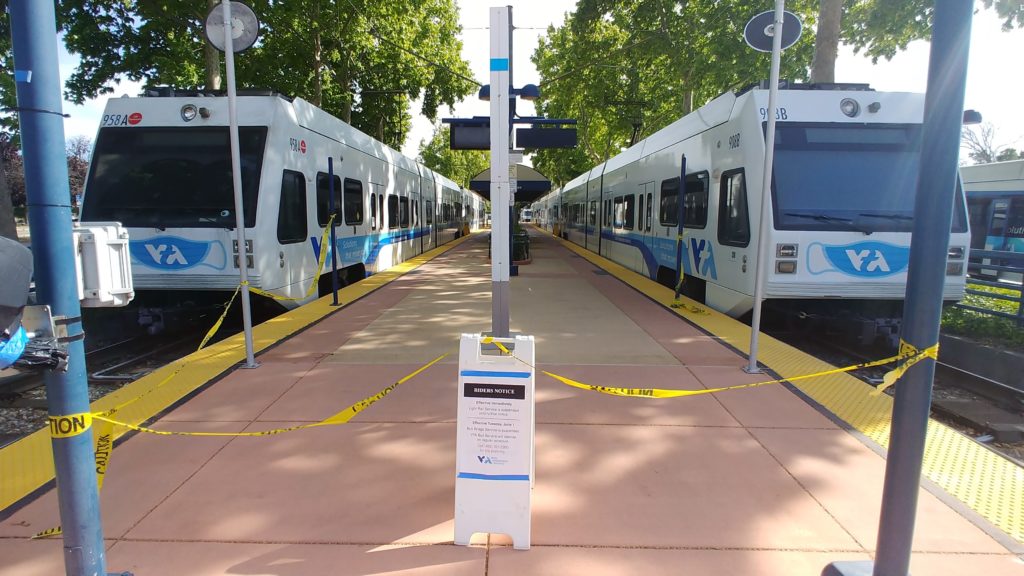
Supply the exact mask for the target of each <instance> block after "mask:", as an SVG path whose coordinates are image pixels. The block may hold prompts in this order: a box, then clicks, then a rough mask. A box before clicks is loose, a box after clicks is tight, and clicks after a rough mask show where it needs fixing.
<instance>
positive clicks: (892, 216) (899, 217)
mask: <svg viewBox="0 0 1024 576" xmlns="http://www.w3.org/2000/svg"><path fill="white" fill-rule="evenodd" d="M858 216H865V217H868V218H887V219H889V220H913V219H914V217H913V216H907V215H906V214H871V213H868V212H861V213H860V214H858Z"/></svg>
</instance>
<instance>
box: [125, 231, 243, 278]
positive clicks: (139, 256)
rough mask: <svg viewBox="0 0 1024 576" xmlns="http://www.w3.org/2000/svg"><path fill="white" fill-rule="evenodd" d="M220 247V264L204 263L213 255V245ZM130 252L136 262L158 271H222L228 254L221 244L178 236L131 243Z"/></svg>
mask: <svg viewBox="0 0 1024 576" xmlns="http://www.w3.org/2000/svg"><path fill="white" fill-rule="evenodd" d="M214 244H215V245H217V246H220V248H221V250H220V252H221V254H220V258H219V259H220V260H222V261H225V262H221V263H219V265H218V264H217V263H213V262H204V260H206V259H207V256H209V255H210V254H211V246H212V245H214ZM129 250H130V252H131V255H132V258H134V259H135V261H136V262H138V263H139V264H142V265H143V266H146V267H148V268H156V269H157V270H188V269H189V268H194V267H196V266H207V267H211V268H216V269H218V270H221V269H223V268H224V266H225V264H226V254H224V247H223V246H222V245H221V244H220V242H196V241H194V240H187V239H185V238H179V237H176V236H165V237H158V238H150V239H147V240H138V241H131V242H129Z"/></svg>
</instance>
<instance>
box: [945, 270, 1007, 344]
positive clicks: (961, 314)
mask: <svg viewBox="0 0 1024 576" xmlns="http://www.w3.org/2000/svg"><path fill="white" fill-rule="evenodd" d="M970 287H971V289H974V290H980V291H983V292H992V293H995V294H1002V295H1004V296H1010V297H1013V298H1018V297H1020V292H1019V291H1017V290H1010V289H1007V288H995V287H989V286H979V285H974V284H971V285H970ZM963 303H964V304H968V305H970V306H975V307H978V308H985V309H988V310H996V311H999V312H1005V313H1007V314H1016V313H1017V306H1018V304H1017V303H1016V302H1011V301H1008V300H1002V299H997V298H987V297H985V296H979V295H975V294H967V295H966V296H965V297H964V301H963ZM942 331H943V332H946V333H948V334H956V335H960V336H965V337H968V338H972V339H974V340H978V341H981V342H984V343H986V344H991V345H995V346H1000V347H1005V348H1011V349H1018V350H1019V349H1021V348H1022V347H1024V329H1022V328H1020V327H1018V326H1017V323H1016V322H1015V321H1013V320H1010V319H1008V318H1000V317H998V316H989V315H986V314H984V313H981V312H975V311H973V310H964V309H963V308H958V307H955V306H948V307H946V309H945V310H944V311H943V313H942Z"/></svg>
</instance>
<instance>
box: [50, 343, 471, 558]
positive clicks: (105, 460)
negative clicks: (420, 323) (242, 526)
mask: <svg viewBox="0 0 1024 576" xmlns="http://www.w3.org/2000/svg"><path fill="white" fill-rule="evenodd" d="M450 354H451V353H450V352H445V353H444V354H442V355H440V356H438V357H437V358H434V359H433V360H431V361H430V362H428V363H426V364H424V365H423V366H420V367H419V368H417V369H416V370H414V371H413V372H410V373H409V374H407V375H406V376H405V377H403V378H402V379H401V380H398V381H397V382H395V383H394V384H392V385H390V386H388V387H387V388H385V389H383V390H381V391H380V392H378V393H376V394H374V395H373V396H369V397H367V398H363V399H362V400H360V401H359V402H356V403H355V404H352V405H351V406H349V407H348V408H345V409H344V410H342V411H341V412H338V413H337V414H334V415H333V416H330V417H328V418H325V419H323V420H321V421H319V422H314V423H312V424H302V425H299V426H290V427H288V428H274V429H273V430H264V431H262V432H173V431H168V430H155V429H153V428H147V427H145V426H136V425H134V424H130V423H128V422H121V421H119V420H114V419H113V418H111V417H110V416H112V415H113V413H115V412H116V411H117V409H116V408H115V409H114V410H109V411H107V412H104V413H97V414H89V413H86V414H87V415H88V416H90V417H91V419H95V420H96V421H97V422H100V424H97V425H96V449H95V452H94V454H95V459H96V487H97V490H102V489H103V480H104V479H105V478H106V476H107V467H108V466H109V465H110V456H111V453H112V451H113V447H114V444H113V438H114V427H115V426H124V427H125V428H130V429H132V430H136V431H138V432H146V433H148V434H158V435H160V436H273V435H276V434H283V433H285V432H293V431H295V430H303V429H306V428H316V427H318V426H337V425H340V424H347V423H348V422H349V421H350V420H352V418H355V416H356V415H357V414H359V413H360V412H362V411H363V410H366V409H367V408H369V407H370V406H372V405H373V404H375V403H376V402H377V401H379V400H381V399H383V398H384V397H385V396H387V395H388V394H390V393H391V392H393V391H394V390H395V388H398V387H399V386H401V385H402V384H405V383H406V382H408V381H409V380H411V379H413V378H415V377H416V376H418V375H419V374H421V373H422V372H423V371H424V370H426V369H427V368H430V367H431V366H433V365H434V364H437V363H438V362H440V361H441V360H444V359H445V358H446V357H447V356H449V355H450ZM62 533H63V531H62V530H61V527H60V526H57V527H55V528H50V529H48V530H43V531H42V532H39V533H38V534H36V535H34V536H32V539H33V540H34V539H39V538H49V537H52V536H59V535H60V534H62Z"/></svg>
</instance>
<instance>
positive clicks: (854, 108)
mask: <svg viewBox="0 0 1024 576" xmlns="http://www.w3.org/2000/svg"><path fill="white" fill-rule="evenodd" d="M839 109H840V110H842V111H843V114H846V115H847V116H849V117H850V118H856V117H857V115H858V114H860V104H859V103H858V102H857V101H856V100H854V99H853V98H843V100H842V101H841V102H840V103H839Z"/></svg>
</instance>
